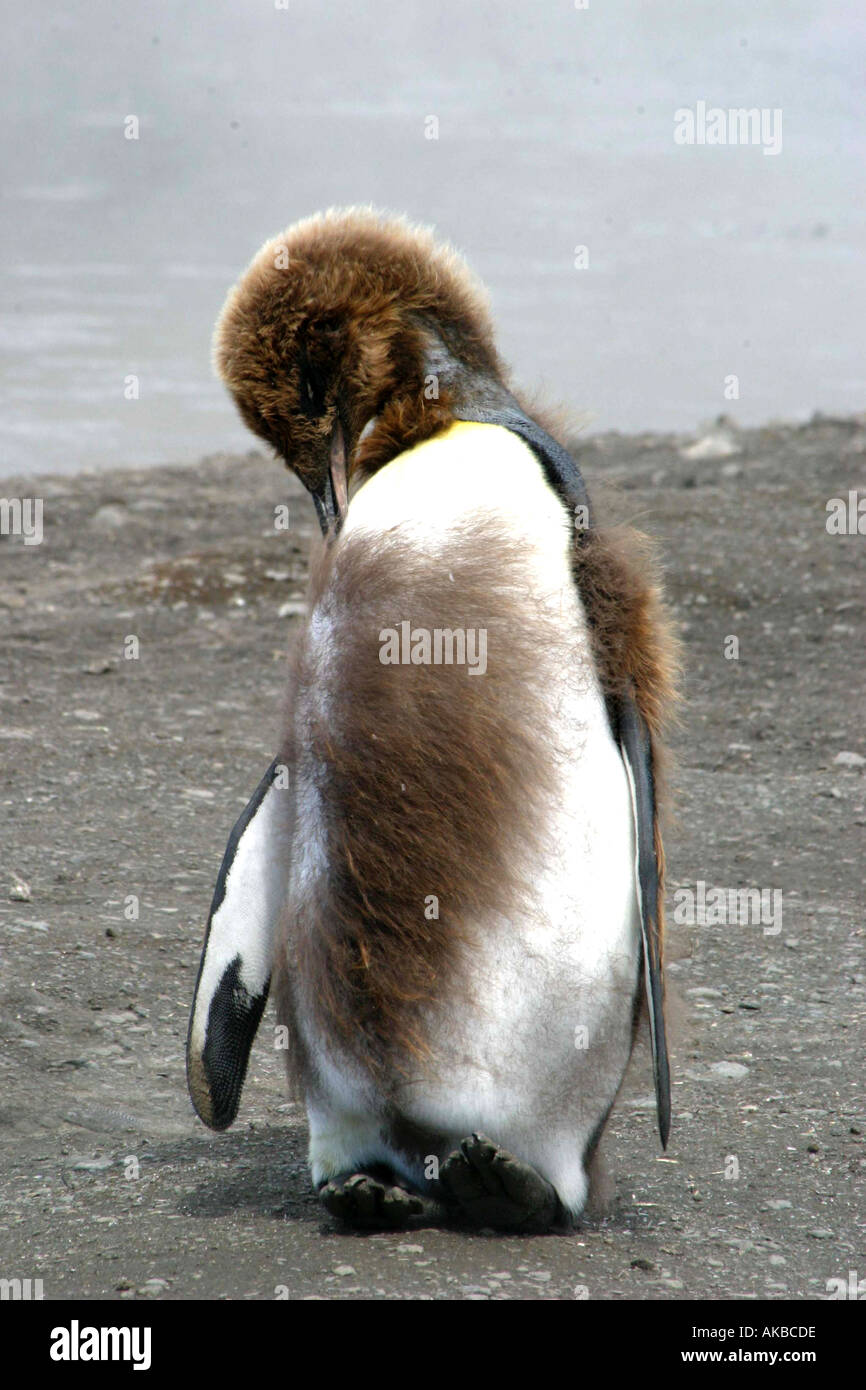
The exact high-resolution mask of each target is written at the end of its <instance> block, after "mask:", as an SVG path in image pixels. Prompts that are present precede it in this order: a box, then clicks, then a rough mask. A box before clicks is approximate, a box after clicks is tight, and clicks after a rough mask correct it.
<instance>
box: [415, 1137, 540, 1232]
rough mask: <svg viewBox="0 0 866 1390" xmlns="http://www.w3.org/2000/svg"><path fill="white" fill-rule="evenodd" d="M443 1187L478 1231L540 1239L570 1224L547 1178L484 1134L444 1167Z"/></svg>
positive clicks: (471, 1140)
mask: <svg viewBox="0 0 866 1390" xmlns="http://www.w3.org/2000/svg"><path fill="white" fill-rule="evenodd" d="M439 1182H440V1185H441V1189H442V1192H443V1195H444V1197H445V1199H446V1200H450V1201H451V1202H452V1203H454V1204H456V1205H457V1206H458V1207H459V1208H460V1210H461V1212H462V1213H463V1215H464V1216H466V1217H467V1218H468V1219H469V1220H470V1221H471V1222H472V1224H473V1225H474V1226H491V1227H493V1229H494V1230H500V1231H520V1232H524V1233H532V1234H540V1233H541V1232H543V1231H549V1230H550V1229H551V1228H552V1227H554V1226H558V1225H563V1224H566V1214H565V1211H564V1208H563V1207H562V1204H561V1202H560V1200H559V1198H558V1196H557V1194H556V1189H555V1188H554V1187H553V1186H552V1185H551V1184H550V1183H549V1182H548V1181H547V1180H546V1178H543V1177H542V1176H541V1174H540V1173H538V1172H536V1170H535V1169H534V1168H533V1167H532V1166H531V1165H530V1164H529V1163H524V1161H523V1160H522V1159H520V1158H515V1156H514V1154H511V1153H508V1151H507V1150H506V1149H502V1148H500V1147H499V1145H498V1144H494V1142H493V1140H492V1139H488V1138H487V1137H486V1135H483V1134H471V1135H470V1136H469V1137H468V1138H467V1139H463V1140H462V1141H461V1144H460V1148H459V1149H455V1151H454V1153H452V1154H450V1155H449V1156H448V1158H447V1159H446V1160H445V1162H444V1163H443V1165H442V1167H441V1169H440V1171H439Z"/></svg>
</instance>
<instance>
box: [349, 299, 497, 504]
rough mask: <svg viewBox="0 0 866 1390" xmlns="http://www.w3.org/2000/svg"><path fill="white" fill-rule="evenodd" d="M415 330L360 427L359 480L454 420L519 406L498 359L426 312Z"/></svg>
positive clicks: (477, 417)
mask: <svg viewBox="0 0 866 1390" xmlns="http://www.w3.org/2000/svg"><path fill="white" fill-rule="evenodd" d="M416 330H417V331H416V335H415V343H414V344H413V346H414V348H415V351H414V352H413V354H412V357H413V359H414V360H413V362H412V366H411V368H410V369H409V370H404V372H403V375H402V377H401V380H400V384H399V386H398V387H397V389H396V390H394V391H392V392H391V394H390V395H389V396H388V397H387V398H386V399H385V401H383V402H382V403H381V405H380V407H379V410H378V411H377V413H376V415H375V417H374V418H373V419H371V420H369V421H368V422H367V423H366V424H365V426H364V429H363V430H362V432H361V436H360V438H359V442H358V448H357V452H356V454H355V460H354V464H353V475H354V476H355V477H357V478H358V479H360V480H363V479H366V478H368V477H370V476H372V474H373V473H375V472H377V471H378V470H379V469H380V468H382V467H383V466H384V465H385V464H386V463H390V461H391V460H392V459H393V458H396V457H397V456H398V455H399V454H401V453H403V452H404V451H405V450H406V449H409V448H412V447H413V446H414V445H416V444H420V443H421V442H423V440H425V439H429V438H432V436H433V435H434V434H437V433H439V432H440V431H441V430H442V429H444V428H447V426H448V425H450V424H452V423H453V422H454V421H455V420H476V421H483V420H487V419H489V418H490V417H492V416H493V415H495V414H497V413H498V412H503V411H509V410H514V409H519V406H518V402H517V401H516V400H515V398H514V396H513V395H512V394H511V392H510V391H509V390H508V387H507V386H506V385H505V383H504V382H503V380H502V377H501V375H500V370H499V367H498V364H497V363H495V362H492V361H490V359H489V357H487V356H486V355H485V354H482V353H481V352H480V351H479V350H478V349H473V347H472V345H470V344H463V343H461V342H460V340H459V337H458V335H456V334H453V333H449V332H448V331H447V329H446V328H445V327H444V326H443V325H440V324H439V323H436V322H434V321H433V320H431V319H429V318H427V317H423V318H422V317H421V316H420V315H419V316H418V322H417V323H416Z"/></svg>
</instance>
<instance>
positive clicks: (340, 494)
mask: <svg viewBox="0 0 866 1390" xmlns="http://www.w3.org/2000/svg"><path fill="white" fill-rule="evenodd" d="M312 497H313V502H314V504H315V508H316V515H317V516H318V518H319V525H320V526H321V528H322V535H323V536H325V537H326V538H328V537H331V538H333V537H334V536H337V535H339V532H340V527H341V526H342V524H343V518H344V517H345V515H346V511H347V509H348V506H349V490H348V476H347V470H346V441H345V438H344V436H343V427H342V425H341V424H340V422H339V420H338V421H337V422H336V424H335V425H334V429H333V433H332V434H331V447H330V456H329V459H328V471H327V473H326V474H325V479H324V482H323V483H322V486H321V487H320V488H317V489H316V490H315V491H314V492H313V494H312Z"/></svg>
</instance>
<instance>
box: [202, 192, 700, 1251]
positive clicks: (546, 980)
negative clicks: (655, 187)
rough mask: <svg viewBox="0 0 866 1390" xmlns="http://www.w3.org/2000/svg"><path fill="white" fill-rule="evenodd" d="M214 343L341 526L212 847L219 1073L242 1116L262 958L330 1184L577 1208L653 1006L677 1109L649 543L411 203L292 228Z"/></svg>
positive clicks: (375, 1203) (422, 1196)
mask: <svg viewBox="0 0 866 1390" xmlns="http://www.w3.org/2000/svg"><path fill="white" fill-rule="evenodd" d="M215 362H216V366H217V370H218V372H219V374H220V375H221V377H222V379H223V381H224V382H225V384H226V385H227V387H228V389H229V391H230V392H231V394H232V396H233V397H234V399H235V402H236V404H237V406H238V408H239V411H240V413H241V416H242V417H243V419H244V420H245V422H246V423H247V424H248V425H249V426H250V428H251V429H252V430H253V431H255V432H256V433H257V434H258V435H259V436H260V437H261V438H263V439H264V440H266V441H267V442H268V443H269V444H270V445H271V446H273V448H274V450H275V451H276V453H277V455H278V456H279V457H281V458H282V459H283V460H284V461H285V462H286V463H287V464H288V465H289V466H290V467H291V468H292V469H293V470H294V471H295V472H296V474H297V475H298V477H299V478H300V479H301V481H302V482H303V484H304V485H305V487H306V488H307V489H308V491H309V493H310V495H311V497H312V500H313V503H314V505H315V508H316V513H317V515H318V519H319V522H320V527H321V532H322V538H321V541H320V542H317V553H316V554H315V556H314V559H313V564H312V579H311V586H310V593H309V602H308V611H307V614H306V617H305V619H304V620H303V623H302V626H301V631H300V633H299V635H298V640H297V642H296V644H295V648H294V651H293V654H292V657H291V660H290V665H289V673H288V686H289V699H288V702H287V708H288V714H287V717H286V722H285V730H284V735H283V739H282V744H281V746H280V747H279V749H278V751H277V755H276V757H275V758H274V761H273V763H272V764H271V766H270V767H269V768H268V770H267V772H266V773H265V775H264V777H263V778H262V780H261V782H260V783H259V785H258V787H257V789H256V791H255V793H254V795H253V797H252V799H251V801H250V802H249V805H248V806H247V808H246V810H245V811H244V812H243V814H242V816H241V817H240V819H239V821H238V822H237V824H236V825H235V827H234V829H233V830H232V833H231V836H230V838H229V842H228V846H227V849H226V853H225V857H224V859H223V862H222V865H221V868H220V871H219V875H218V878H217V883H216V888H215V892H214V896H213V903H212V906H211V911H210V916H209V920H208V924H207V931H206V936H205V943H204V949H203V952H202V958H201V967H200V970H199V975H198V981H197V984H196V991H195V997H194V1001H193V1008H192V1015H191V1019H190V1028H189V1037H188V1044H187V1074H188V1082H189V1089H190V1095H191V1097H192V1101H193V1104H194V1106H195V1109H196V1111H197V1113H198V1115H199V1116H200V1117H201V1119H202V1120H203V1121H204V1122H205V1123H206V1124H208V1125H210V1126H211V1127H212V1128H214V1129H224V1128H225V1127H226V1126H228V1125H229V1124H231V1122H232V1121H233V1120H234V1118H235V1115H236V1113H237V1109H238V1104H239V1101H240V1095H241V1089H242V1086H243V1082H244V1077H245V1073H246V1068H247V1061H248V1057H249V1052H250V1048H251V1045H252V1042H253V1038H254V1036H255V1033H256V1030H257V1027H258V1025H259V1022H260V1020H261V1017H262V1013H263V1010H264V1007H265V1003H266V1000H267V997H268V993H269V991H271V990H272V991H273V994H274V997H275V1001H276V1016H277V1022H278V1025H279V1026H280V1027H281V1028H282V1029H283V1030H284V1036H285V1037H286V1038H288V1039H289V1047H288V1051H287V1055H288V1059H289V1076H290V1081H291V1083H292V1085H293V1087H294V1088H295V1092H296V1094H298V1095H299V1096H300V1098H302V1100H303V1102H304V1104H305V1107H306V1112H307V1117H308V1123H309V1163H310V1169H311V1176H312V1181H313V1184H314V1185H315V1187H316V1189H317V1190H318V1191H319V1193H320V1195H321V1199H322V1201H323V1202H324V1204H325V1206H326V1208H327V1209H328V1210H329V1211H330V1212H331V1213H332V1214H333V1215H335V1216H336V1217H338V1218H340V1219H341V1220H342V1221H344V1222H345V1223H347V1224H350V1225H355V1226H373V1227H375V1226H380V1227H392V1228H399V1227H400V1226H403V1225H405V1224H406V1223H407V1222H409V1221H410V1220H412V1219H413V1218H414V1217H416V1216H418V1215H420V1214H425V1215H429V1212H430V1211H431V1210H433V1211H436V1210H438V1211H440V1212H442V1213H444V1216H445V1219H453V1220H456V1221H458V1222H460V1223H465V1224H468V1225H471V1226H475V1227H493V1228H495V1229H498V1230H504V1231H518V1232H541V1231H547V1230H552V1229H567V1228H569V1227H571V1226H573V1225H574V1223H575V1222H576V1221H577V1219H578V1218H579V1217H580V1215H581V1213H582V1212H583V1211H584V1208H585V1206H586V1204H587V1200H588V1197H589V1193H590V1185H591V1177H592V1173H593V1169H594V1159H595V1155H596V1150H597V1147H598V1144H599V1140H600V1138H601V1134H602V1131H603V1129H604V1126H605V1124H606V1122H607V1119H608V1116H609V1115H610V1112H611V1108H612V1106H613V1104H614V1101H615V1099H616V1096H617V1092H618V1091H619V1088H620V1085H621V1083H622V1080H623V1076H624V1073H625V1070H626V1066H627V1064H628V1061H629V1057H630V1055H631V1052H632V1048H633V1046H634V1042H635V1038H636V1036H637V1034H638V1032H639V1029H640V1026H641V1022H642V1020H643V1019H644V1018H645V1019H646V1021H647V1025H648V1029H649V1036H650V1041H651V1046H652V1058H653V1067H654V1074H655V1089H656V1099H657V1112H658V1124H659V1131H660V1136H661V1142H662V1145H663V1146H664V1145H666V1143H667V1138H668V1131H669V1125H670V1080H669V1066H668V1053H667V1046H666V1040H665V1024H664V1005H663V977H662V887H663V868H664V866H663V852H662V842H661V835H660V831H659V810H658V804H657V803H658V786H659V770H660V761H661V756H662V731H663V726H664V721H665V718H666V716H667V713H668V711H669V708H670V705H671V701H672V698H673V674H674V669H675V651H674V647H673V642H672V638H671V635H670V629H669V625H668V622H667V619H666V616H665V611H664V607H663V604H662V600H661V596H660V591H659V585H658V580H657V577H656V574H655V569H654V564H653V560H652V555H651V553H650V552H649V550H648V549H647V547H646V545H645V544H643V543H642V541H641V538H640V537H637V536H636V535H634V534H630V533H627V532H622V533H617V532H613V531H605V530H604V529H603V528H600V527H599V526H598V525H597V524H596V520H595V516H594V514H593V512H592V510H591V507H590V502H589V498H588V496H587V493H586V488H585V486H584V482H583V479H582V477H581V474H580V471H579V469H578V467H577V465H576V463H575V461H574V459H573V458H572V457H571V455H570V454H569V453H568V452H567V450H566V449H565V448H564V447H563V445H562V444H560V443H559V442H557V440H556V438H555V437H554V434H553V433H552V432H551V430H550V429H548V428H546V427H545V424H544V422H543V421H542V420H541V418H540V417H539V415H538V413H537V412H532V413H530V412H529V410H528V409H527V408H525V407H524V405H523V404H521V400H520V399H519V397H518V396H517V395H515V394H514V392H513V391H512V389H511V387H510V386H509V384H508V379H507V376H506V373H505V369H504V367H503V364H502V362H501V360H500V357H499V355H498V352H497V349H496V347H495V343H494V335H493V329H492V325H491V320H490V314H489V309H488V306H487V300H486V296H485V294H484V291H483V289H482V288H481V287H480V285H479V284H478V283H477V282H476V281H475V279H474V278H473V277H472V275H471V274H470V272H469V270H468V269H467V267H466V266H465V264H464V263H463V261H462V260H461V259H460V257H459V256H458V255H457V254H456V253H455V252H454V251H453V250H451V249H450V248H449V247H447V246H445V245H442V244H441V243H439V242H437V241H436V240H435V239H434V238H433V236H432V235H431V234H430V233H429V232H428V231H426V230H423V229H419V228H416V227H414V226H412V225H410V224H409V223H408V222H406V221H405V220H404V219H401V218H389V217H385V216H383V215H380V214H378V213H376V212H374V211H373V210H371V209H349V210H332V211H331V212H328V213H325V214H322V215H319V216H316V217H312V218H309V219H306V220H304V221H301V222H299V223H296V224H295V225H293V226H292V227H290V228H289V229H288V231H287V232H285V233H284V234H283V235H281V236H279V237H276V238H275V239H273V240H272V241H269V242H268V243H267V244H266V245H265V246H264V247H263V248H262V249H261V251H259V253H258V255H257V256H256V257H255V258H254V259H253V261H252V262H251V263H250V265H249V267H248V269H247V270H246V272H245V273H244V275H243V276H242V277H241V279H240V280H239V282H238V284H237V285H236V286H235V288H234V289H233V290H232V291H231V293H230V294H229V297H228V300H227V302H226V304H225V307H224V308H223V311H222V313H221V316H220V318H219V321H218V324H217V328H216V333H215Z"/></svg>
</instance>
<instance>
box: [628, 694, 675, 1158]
mask: <svg viewBox="0 0 866 1390" xmlns="http://www.w3.org/2000/svg"><path fill="white" fill-rule="evenodd" d="M617 724H618V729H619V742H620V749H621V751H622V756H623V759H624V761H625V765H626V770H627V772H628V778H629V782H630V784H631V794H632V805H633V808H634V823H635V836H636V863H637V881H638V898H639V902H640V919H641V937H642V939H643V956H644V988H645V990H646V999H647V1008H648V1012H649V1025H650V1041H651V1043H652V1057H653V1073H654V1076H655V1091H656V1108H657V1111H658V1124H659V1134H660V1136H661V1141H662V1148H663V1149H664V1148H667V1143H668V1135H669V1133H670V1127H671V1080H670V1064H669V1061H668V1047H667V1037H666V1034H665V1016H664V990H663V985H662V952H661V924H660V921H659V882H660V878H661V875H660V871H659V869H660V866H659V861H658V855H657V851H656V804H655V785H654V779H653V762H652V741H651V738H650V733H649V730H648V728H647V726H646V723H645V721H644V719H643V717H642V715H641V713H640V711H639V710H638V708H637V705H636V704H635V701H634V699H633V697H632V696H631V695H630V694H629V695H626V696H624V697H622V698H621V699H620V700H619V701H618V702H617Z"/></svg>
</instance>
